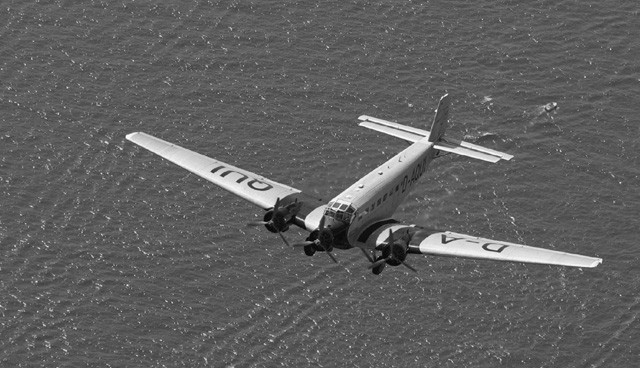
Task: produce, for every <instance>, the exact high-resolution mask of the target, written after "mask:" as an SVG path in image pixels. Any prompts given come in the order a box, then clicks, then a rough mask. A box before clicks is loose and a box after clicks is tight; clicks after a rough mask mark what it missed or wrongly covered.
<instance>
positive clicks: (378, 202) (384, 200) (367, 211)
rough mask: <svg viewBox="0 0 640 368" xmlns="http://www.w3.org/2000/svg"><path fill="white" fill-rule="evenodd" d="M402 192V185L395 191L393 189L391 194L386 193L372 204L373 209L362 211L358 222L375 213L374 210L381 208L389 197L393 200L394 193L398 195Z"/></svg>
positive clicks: (397, 186)
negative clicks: (370, 213)
mask: <svg viewBox="0 0 640 368" xmlns="http://www.w3.org/2000/svg"><path fill="white" fill-rule="evenodd" d="M399 190H400V184H398V185H396V188H395V190H394V188H391V191H389V193H385V194H384V195H383V196H382V197H380V198H378V200H377V201H375V202H373V203H372V204H371V207H369V208H367V209H365V210H364V211H362V212H361V213H360V216H358V217H357V220H361V219H362V217H364V216H366V215H368V214H369V212H373V210H374V209H375V208H376V207H378V206H380V205H381V204H382V203H384V202H386V201H387V197H388V198H391V196H392V195H393V193H398V191H399Z"/></svg>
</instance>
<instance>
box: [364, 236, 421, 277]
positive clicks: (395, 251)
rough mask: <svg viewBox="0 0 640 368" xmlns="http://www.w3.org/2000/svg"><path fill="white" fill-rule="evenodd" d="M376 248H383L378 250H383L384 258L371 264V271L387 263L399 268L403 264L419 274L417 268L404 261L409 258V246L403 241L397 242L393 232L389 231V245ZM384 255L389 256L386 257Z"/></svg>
mask: <svg viewBox="0 0 640 368" xmlns="http://www.w3.org/2000/svg"><path fill="white" fill-rule="evenodd" d="M376 248H381V249H378V250H383V256H381V257H380V258H379V259H378V260H376V261H375V262H373V263H371V265H369V268H370V269H373V268H376V267H379V266H380V265H382V264H384V263H387V264H389V265H391V266H398V265H400V264H402V265H404V266H405V267H407V268H408V269H410V270H411V271H413V272H418V271H417V270H416V269H415V268H413V267H411V265H409V264H408V263H406V262H405V261H404V260H405V259H406V258H407V245H406V243H403V242H402V241H400V242H396V241H395V239H394V238H393V230H391V229H389V241H388V242H387V244H386V245H382V246H381V247H380V246H379V247H376ZM384 254H387V255H386V256H384Z"/></svg>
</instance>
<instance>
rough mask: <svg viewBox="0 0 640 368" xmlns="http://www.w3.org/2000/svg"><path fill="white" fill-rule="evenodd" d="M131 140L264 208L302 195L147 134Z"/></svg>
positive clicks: (129, 138) (290, 188) (296, 190)
mask: <svg viewBox="0 0 640 368" xmlns="http://www.w3.org/2000/svg"><path fill="white" fill-rule="evenodd" d="M127 139H128V140H130V141H131V142H133V143H135V144H137V145H139V146H140V147H143V148H146V149H148V150H149V151H151V152H153V153H155V154H157V155H159V156H162V157H164V158H165V159H167V160H169V161H171V162H173V163H174V164H176V165H178V166H180V167H183V168H185V169H187V170H189V171H191V172H192V173H194V174H196V175H198V176H200V177H201V178H203V179H206V180H208V181H210V182H212V183H213V184H216V185H218V186H219V187H221V188H223V189H225V190H227V191H229V192H231V193H233V194H235V195H237V196H239V197H240V198H242V199H245V200H247V201H249V202H251V203H253V204H255V205H257V206H259V207H262V208H263V209H268V208H271V207H273V206H274V204H275V203H276V201H277V199H278V198H281V199H282V198H285V197H287V196H289V195H291V194H298V193H300V191H299V190H298V189H295V188H292V187H289V186H287V185H284V184H280V183H277V182H275V181H272V180H269V179H266V178H264V177H262V176H259V175H256V174H254V173H252V172H250V171H247V170H243V169H240V168H237V167H234V166H231V165H229V164H225V163H224V162H221V161H218V160H214V159H212V158H209V157H207V156H205V155H202V154H199V153H197V152H193V151H191V150H188V149H186V148H183V147H180V146H178V145H175V144H173V143H169V142H167V141H164V140H162V139H160V138H156V137H154V136H151V135H149V134H146V133H142V132H136V133H131V134H128V135H127Z"/></svg>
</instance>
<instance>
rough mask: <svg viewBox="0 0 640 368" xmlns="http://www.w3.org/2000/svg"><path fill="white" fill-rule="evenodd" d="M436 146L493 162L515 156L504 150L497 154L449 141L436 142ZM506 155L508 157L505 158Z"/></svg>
mask: <svg viewBox="0 0 640 368" xmlns="http://www.w3.org/2000/svg"><path fill="white" fill-rule="evenodd" d="M434 148H435V149H437V150H440V151H446V152H451V153H455V154H457V155H461V156H467V157H471V158H475V159H478V160H482V161H487V162H493V163H496V162H498V161H500V159H504V160H509V159H511V157H513V156H511V157H509V156H510V155H507V154H503V153H502V152H497V154H493V153H488V152H483V151H481V150H476V149H473V148H470V147H464V146H456V145H454V144H451V143H449V142H438V143H436V144H435V146H434ZM481 148H482V147H481ZM505 157H508V158H505Z"/></svg>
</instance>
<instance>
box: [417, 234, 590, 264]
mask: <svg viewBox="0 0 640 368" xmlns="http://www.w3.org/2000/svg"><path fill="white" fill-rule="evenodd" d="M416 240H417V241H416ZM410 250H411V251H412V253H422V254H427V255H437V256H451V257H466V258H478V259H488V260H494V261H509V262H525V263H539V264H549V265H558V266H571V267H596V266H597V265H599V264H600V263H602V259H601V258H594V257H588V256H583V255H579V254H572V253H566V252H560V251H556V250H551V249H544V248H537V247H531V246H527V245H522V244H515V243H507V242H502V241H496V240H491V239H484V238H477V237H473V236H469V235H464V234H459V233H453V232H449V231H447V232H433V233H430V234H429V235H428V236H426V237H424V238H422V239H415V237H414V239H412V242H411V244H410Z"/></svg>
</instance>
